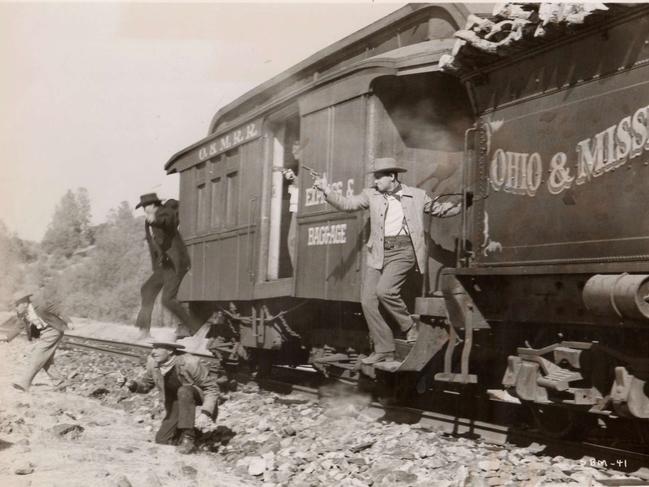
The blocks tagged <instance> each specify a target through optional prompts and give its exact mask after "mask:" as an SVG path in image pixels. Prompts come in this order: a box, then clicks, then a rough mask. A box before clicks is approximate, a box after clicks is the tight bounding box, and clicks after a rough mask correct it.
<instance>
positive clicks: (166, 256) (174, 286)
mask: <svg viewBox="0 0 649 487" xmlns="http://www.w3.org/2000/svg"><path fill="white" fill-rule="evenodd" d="M140 207H141V208H142V209H143V210H144V215H145V217H146V222H145V224H144V232H145V235H146V241H147V243H148V245H149V252H150V254H151V265H152V267H153V274H152V275H151V277H149V279H147V281H146V282H145V283H144V284H143V285H142V288H141V289H140V294H141V296H142V305H141V307H140V311H139V313H138V315H137V319H136V321H135V325H136V326H137V327H138V328H140V330H141V333H140V337H139V339H140V340H142V339H145V338H147V337H149V336H150V335H149V330H150V329H151V313H152V312H153V305H154V303H155V298H156V296H157V295H158V293H159V292H160V290H162V305H163V306H164V307H165V308H167V309H168V310H169V311H171V312H172V313H173V314H174V315H175V316H176V317H177V318H178V319H179V320H180V322H181V324H182V326H183V327H184V328H185V330H181V329H180V327H179V329H178V330H177V334H178V335H179V336H186V335H187V333H188V332H191V333H194V332H195V331H196V330H197V329H198V328H199V327H200V324H199V323H195V322H194V320H193V319H192V317H191V316H190V315H189V313H188V312H187V311H186V310H185V308H183V306H182V304H180V303H179V302H178V300H177V299H176V295H177V294H178V288H179V287H180V283H181V282H182V280H183V277H184V276H185V274H186V273H187V271H188V270H189V268H190V266H191V262H190V259H189V254H188V253H187V248H186V247H185V242H183V239H182V237H181V235H180V232H179V231H178V202H177V201H176V200H173V199H170V200H167V201H166V202H165V204H164V205H163V204H162V201H160V199H158V196H157V195H156V194H155V193H148V194H143V195H142V196H140V202H139V203H138V204H137V206H136V207H135V209H138V208H140Z"/></svg>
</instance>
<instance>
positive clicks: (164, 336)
mask: <svg viewBox="0 0 649 487" xmlns="http://www.w3.org/2000/svg"><path fill="white" fill-rule="evenodd" d="M151 346H153V348H155V347H162V348H173V349H180V348H185V345H181V344H180V343H178V342H177V341H176V333H175V332H174V331H173V330H172V329H171V328H161V329H160V330H157V333H156V337H154V338H152V339H151Z"/></svg>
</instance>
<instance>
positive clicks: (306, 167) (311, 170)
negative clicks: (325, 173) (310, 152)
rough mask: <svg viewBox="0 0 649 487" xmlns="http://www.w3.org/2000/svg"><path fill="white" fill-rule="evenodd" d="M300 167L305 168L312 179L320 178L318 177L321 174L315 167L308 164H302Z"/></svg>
mask: <svg viewBox="0 0 649 487" xmlns="http://www.w3.org/2000/svg"><path fill="white" fill-rule="evenodd" d="M302 167H303V168H304V169H306V170H307V171H309V174H310V175H311V177H312V178H313V179H320V178H321V177H322V176H321V175H320V173H319V172H318V171H316V170H315V169H313V168H312V167H309V166H307V165H306V164H302Z"/></svg>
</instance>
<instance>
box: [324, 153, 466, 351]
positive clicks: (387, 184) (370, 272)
mask: <svg viewBox="0 0 649 487" xmlns="http://www.w3.org/2000/svg"><path fill="white" fill-rule="evenodd" d="M403 172H406V169H405V168H403V167H400V166H399V165H397V162H396V160H395V159H393V158H391V157H384V158H378V159H375V160H374V170H373V171H372V173H373V175H374V186H373V187H371V188H366V189H364V190H363V191H362V193H361V194H359V195H353V196H348V197H345V196H342V195H340V194H338V193H336V192H335V191H332V190H331V188H330V187H329V185H328V184H327V181H326V179H324V178H321V179H318V180H316V181H315V182H314V187H315V188H317V189H319V190H320V191H322V192H323V193H324V196H325V199H326V200H327V202H328V203H329V204H331V205H332V206H333V207H335V208H337V209H339V210H342V211H356V210H360V209H369V210H370V227H371V231H370V238H369V241H368V242H367V247H368V254H367V265H368V269H367V273H366V276H365V281H364V283H363V290H362V296H361V306H362V308H363V314H364V315H365V320H366V321H367V326H368V328H369V332H370V337H371V338H372V342H373V343H374V352H373V353H372V354H371V355H370V356H369V357H367V358H365V359H363V360H362V362H363V363H364V364H375V363H378V362H387V361H393V360H394V351H395V342H394V335H393V333H392V330H391V329H390V326H389V325H388V324H387V323H386V321H385V319H384V318H383V316H382V314H381V310H380V307H382V308H383V309H384V310H385V311H386V312H387V313H388V314H389V315H390V316H391V317H392V318H393V319H394V321H396V322H397V324H398V325H399V327H400V328H401V330H402V331H403V332H404V333H406V339H407V340H408V341H413V342H414V341H416V340H417V322H416V321H415V319H414V318H413V317H412V316H411V315H410V313H409V312H408V308H407V306H406V304H405V302H404V301H403V298H402V296H401V288H402V287H403V285H404V283H405V281H406V277H407V275H408V273H409V272H410V271H411V270H412V269H413V268H416V269H417V270H418V271H419V272H420V273H424V272H425V269H426V260H427V250H426V239H425V236H424V220H423V215H424V213H429V214H431V215H433V216H437V217H447V216H453V215H456V214H458V213H459V212H460V210H461V205H460V204H459V203H452V202H445V203H438V202H436V201H433V200H432V199H431V198H430V196H428V194H427V193H426V192H425V191H424V190H422V189H419V188H412V187H410V186H406V185H405V184H402V183H401V182H400V181H399V174H400V173H403Z"/></svg>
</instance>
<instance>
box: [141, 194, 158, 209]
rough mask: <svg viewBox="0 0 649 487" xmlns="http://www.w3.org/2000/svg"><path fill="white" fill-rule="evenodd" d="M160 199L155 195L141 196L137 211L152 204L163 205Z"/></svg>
mask: <svg viewBox="0 0 649 487" xmlns="http://www.w3.org/2000/svg"><path fill="white" fill-rule="evenodd" d="M161 203H162V201H160V198H158V195H157V194H155V193H147V194H143V195H142V196H140V202H139V203H138V204H137V206H136V207H135V209H136V210H137V209H138V208H139V207H140V206H142V207H144V206H147V205H151V204H158V205H159V204H161Z"/></svg>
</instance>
